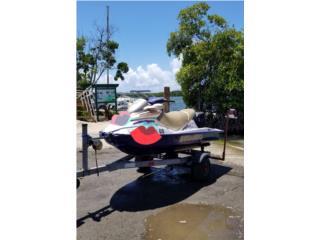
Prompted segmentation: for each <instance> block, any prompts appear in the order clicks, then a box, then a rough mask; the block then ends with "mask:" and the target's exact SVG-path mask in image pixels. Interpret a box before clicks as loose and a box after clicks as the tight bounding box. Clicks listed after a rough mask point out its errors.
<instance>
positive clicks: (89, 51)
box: [77, 28, 129, 88]
mask: <svg viewBox="0 0 320 240" xmlns="http://www.w3.org/2000/svg"><path fill="white" fill-rule="evenodd" d="M118 48H119V44H118V43H117V42H115V41H113V40H110V39H109V38H108V36H107V34H106V32H105V30H104V28H97V37H96V38H95V39H94V40H93V41H92V43H91V44H90V47H89V44H87V40H86V39H85V38H84V37H80V38H77V86H78V87H79V88H83V87H86V86H89V85H91V84H95V83H96V82H97V81H98V80H99V78H100V77H101V76H102V75H103V73H105V71H106V70H107V69H109V70H113V69H114V70H116V74H115V77H114V79H115V80H118V79H119V78H120V79H121V80H124V77H123V74H124V73H127V72H128V71H129V67H128V65H127V63H125V62H120V63H118V65H117V67H115V64H116V63H117V60H116V56H115V55H116V50H117V49H118Z"/></svg>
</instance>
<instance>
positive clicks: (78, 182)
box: [77, 178, 80, 188]
mask: <svg viewBox="0 0 320 240" xmlns="http://www.w3.org/2000/svg"><path fill="white" fill-rule="evenodd" d="M79 187H80V179H79V178H77V188H79Z"/></svg>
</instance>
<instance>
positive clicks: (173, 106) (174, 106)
mask: <svg viewBox="0 0 320 240" xmlns="http://www.w3.org/2000/svg"><path fill="white" fill-rule="evenodd" d="M170 100H173V101H174V102H173V103H170V111H178V110H181V109H184V108H186V104H185V103H184V101H183V99H182V96H178V97H170Z"/></svg>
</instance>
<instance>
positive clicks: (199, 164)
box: [191, 155, 211, 181]
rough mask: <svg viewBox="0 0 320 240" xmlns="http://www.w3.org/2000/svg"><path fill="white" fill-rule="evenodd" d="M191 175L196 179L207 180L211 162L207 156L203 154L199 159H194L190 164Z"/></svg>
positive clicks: (209, 174)
mask: <svg viewBox="0 0 320 240" xmlns="http://www.w3.org/2000/svg"><path fill="white" fill-rule="evenodd" d="M191 169H192V177H193V179H195V180H197V181H207V180H209V178H210V177H211V163H210V160H209V156H207V155H206V156H204V157H203V158H202V159H201V161H194V162H193V163H192V166H191Z"/></svg>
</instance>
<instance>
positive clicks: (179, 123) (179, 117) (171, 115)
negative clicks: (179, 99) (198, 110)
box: [159, 108, 195, 131]
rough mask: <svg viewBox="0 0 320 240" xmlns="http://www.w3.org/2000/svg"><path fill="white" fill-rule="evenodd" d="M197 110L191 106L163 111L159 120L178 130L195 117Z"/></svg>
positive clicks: (169, 127) (164, 124)
mask: <svg viewBox="0 0 320 240" xmlns="http://www.w3.org/2000/svg"><path fill="white" fill-rule="evenodd" d="M194 115H195V111H194V110H193V109H191V108H188V109H183V110H180V111H173V112H168V113H163V114H162V115H161V116H160V119H159V122H160V124H161V125H163V126H165V127H167V128H168V129H171V130H174V131H177V130H180V129H182V128H184V127H185V126H186V125H187V124H188V123H189V121H191V120H192V119H193V117H194Z"/></svg>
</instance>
